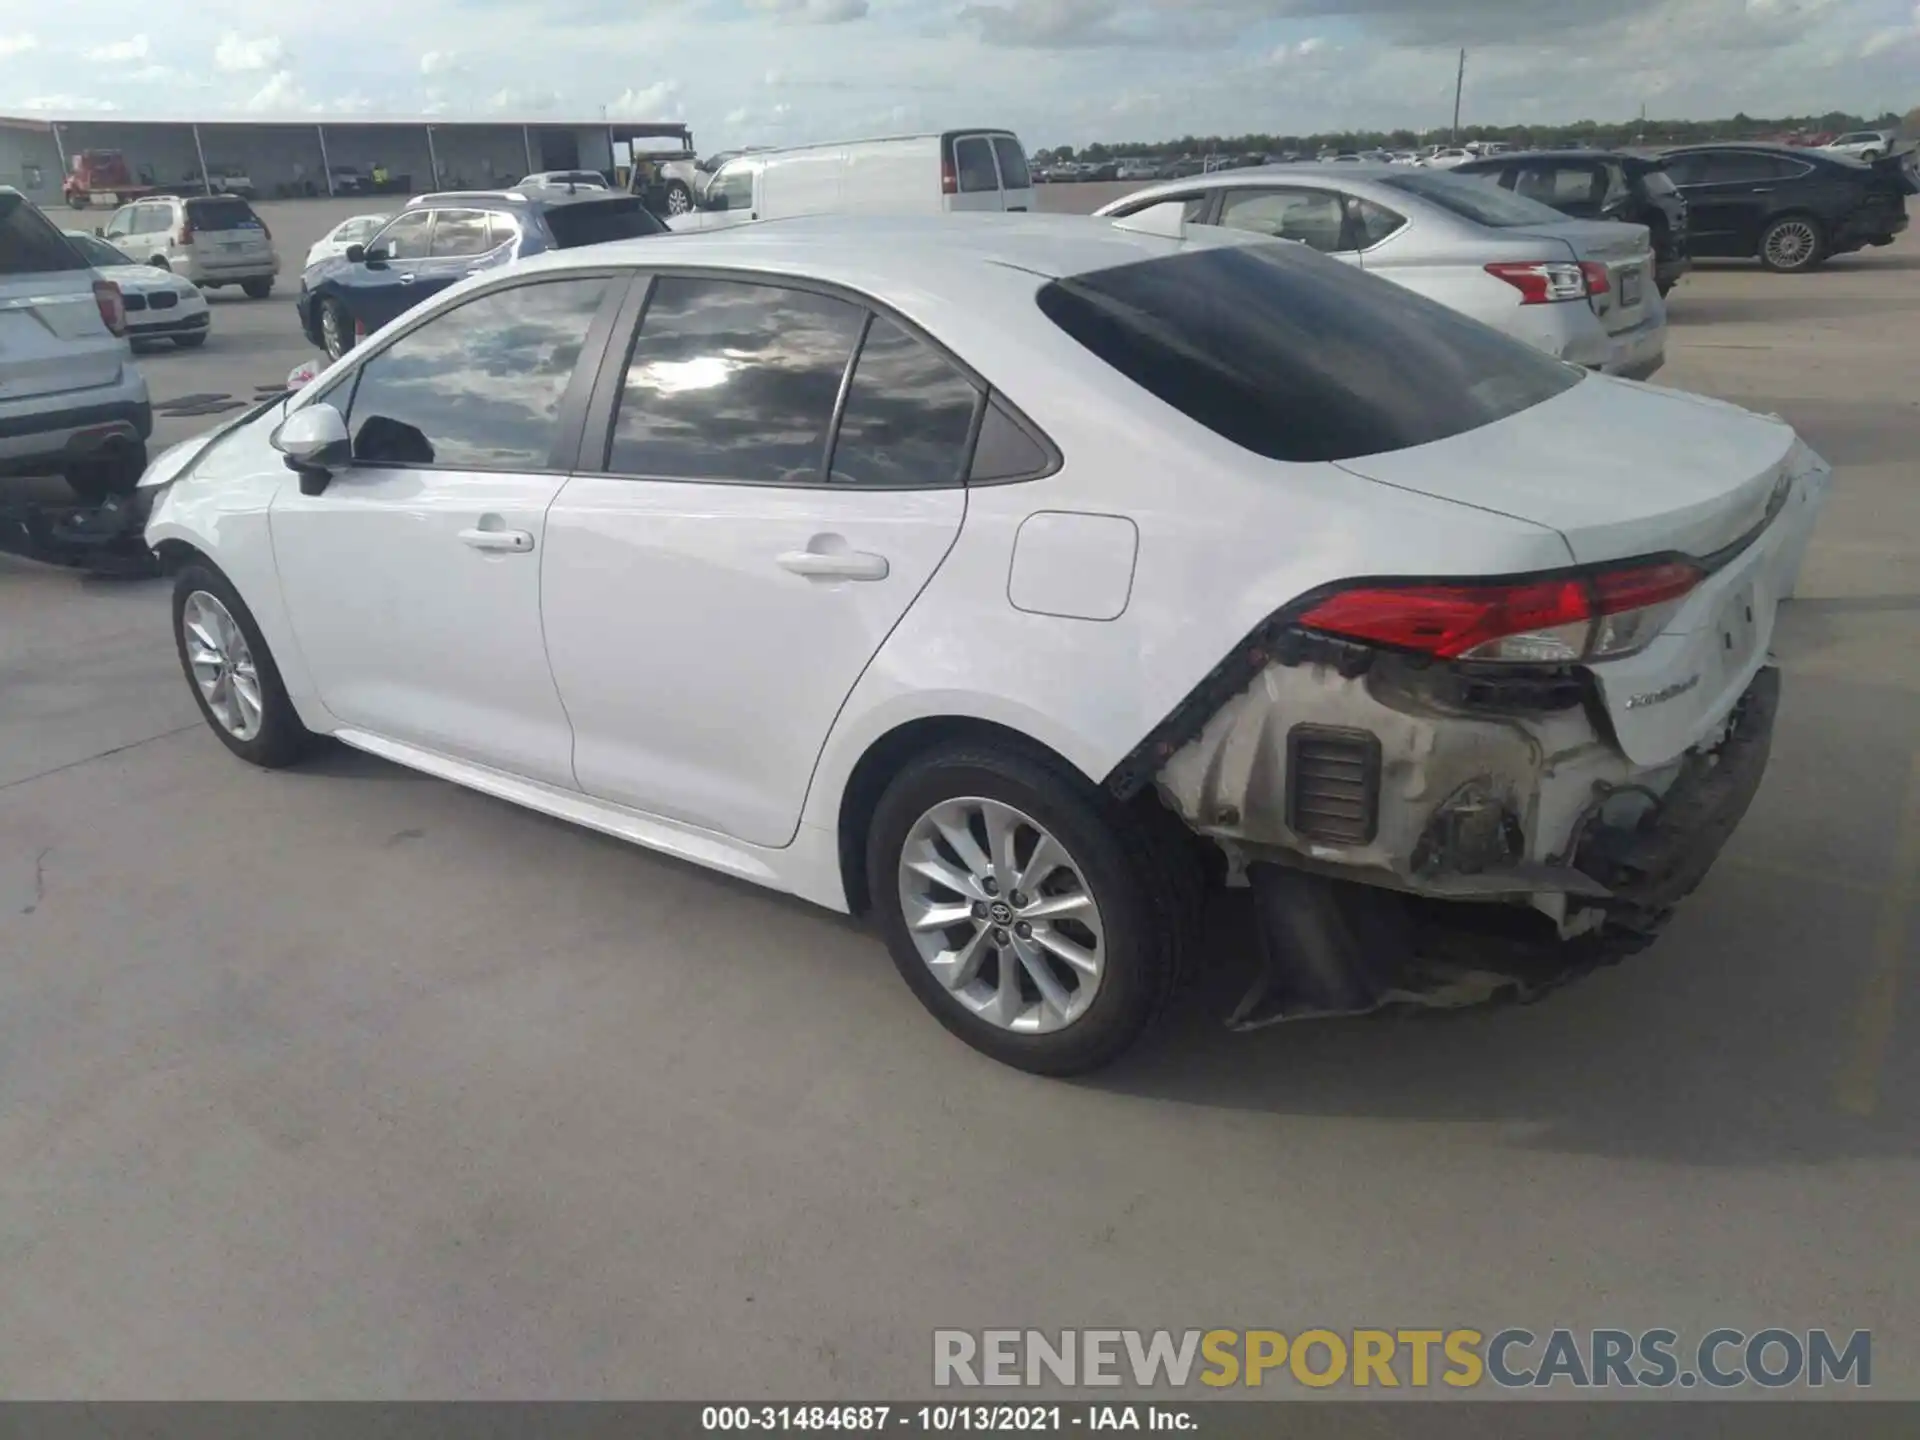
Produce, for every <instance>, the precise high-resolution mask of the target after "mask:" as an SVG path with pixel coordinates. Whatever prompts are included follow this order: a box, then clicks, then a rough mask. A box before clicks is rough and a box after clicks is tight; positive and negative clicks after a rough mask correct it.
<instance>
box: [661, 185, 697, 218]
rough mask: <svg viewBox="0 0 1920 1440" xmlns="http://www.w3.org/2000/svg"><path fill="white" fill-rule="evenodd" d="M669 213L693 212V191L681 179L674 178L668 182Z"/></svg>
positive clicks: (682, 213)
mask: <svg viewBox="0 0 1920 1440" xmlns="http://www.w3.org/2000/svg"><path fill="white" fill-rule="evenodd" d="M666 204H667V214H669V215H690V214H692V213H693V191H691V190H689V189H688V188H687V186H686V183H685V182H684V181H681V180H672V181H669V182H668V184H667V201H666Z"/></svg>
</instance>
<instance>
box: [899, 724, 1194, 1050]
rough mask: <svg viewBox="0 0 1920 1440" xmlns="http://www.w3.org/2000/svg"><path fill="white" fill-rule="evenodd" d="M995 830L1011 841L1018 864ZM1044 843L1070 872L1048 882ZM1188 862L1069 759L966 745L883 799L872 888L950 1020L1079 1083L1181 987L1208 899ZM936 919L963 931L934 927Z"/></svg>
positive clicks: (926, 761) (971, 1038)
mask: <svg viewBox="0 0 1920 1440" xmlns="http://www.w3.org/2000/svg"><path fill="white" fill-rule="evenodd" d="M996 817H997V822H996ZM996 823H998V824H999V825H1000V826H1001V827H1002V833H1005V834H1006V835H1008V836H1010V837H1011V838H1010V839H1009V840H1008V841H1007V842H1006V844H1007V848H1008V849H1009V850H1010V851H1011V852H1012V853H1011V855H1010V856H1008V857H1006V860H1005V861H1004V863H996V862H998V859H999V857H995V856H994V855H993V851H992V845H993V841H992V835H993V834H994V833H995V831H994V825H995V824H996ZM955 833H958V834H960V835H961V837H962V841H963V844H964V842H965V840H966V837H968V836H971V837H973V841H972V844H971V846H969V847H967V848H964V849H963V848H958V847H955V846H954V845H953V844H952V842H951V841H950V840H949V839H948V838H947V837H948V836H949V835H951V834H955ZM1043 845H1050V846H1052V847H1054V848H1053V849H1050V850H1048V852H1047V854H1048V856H1049V857H1050V858H1053V857H1057V858H1055V863H1054V864H1053V865H1052V866H1051V867H1049V868H1046V869H1042V870H1036V869H1035V861H1036V859H1037V858H1038V857H1039V856H1040V853H1041V847H1042V846H1043ZM1183 858H1185V857H1184V856H1182V855H1181V853H1180V852H1178V851H1176V850H1175V849H1174V848H1173V847H1172V846H1170V845H1168V844H1167V843H1165V841H1164V838H1163V837H1161V836H1160V835H1158V834H1156V833H1155V831H1154V827H1152V826H1151V825H1149V824H1147V823H1144V821H1143V819H1142V817H1140V816H1139V815H1137V814H1135V813H1134V812H1132V811H1129V810H1128V809H1127V808H1126V807H1124V806H1122V805H1121V804H1120V803H1119V802H1118V801H1116V800H1114V799H1113V797H1112V796H1110V795H1108V794H1107V793H1106V792H1105V791H1104V790H1102V789H1100V788H1099V787H1098V786H1096V785H1094V784H1093V783H1091V782H1090V781H1088V780H1087V779H1086V778H1085V777H1084V776H1081V775H1079V774H1078V773H1076V772H1074V771H1072V770H1070V769H1069V768H1067V767H1066V766H1065V765H1064V764H1062V763H1061V762H1060V761H1058V760H1055V759H1052V758H1051V757H1048V756H1045V755H1043V754H1040V753H1037V752H1029V751H1025V750H1022V749H1018V748H1015V747H1013V746H1011V745H1009V746H1004V747H1003V746H998V745H993V744H980V743H955V744H949V745H945V746H941V747H939V748H936V749H934V750H931V751H929V752H927V753H926V754H923V755H920V756H918V757H916V758H915V759H913V760H912V761H910V762H908V763H907V765H906V766H905V767H903V768H902V769H901V771H900V772H899V773H898V774H897V775H896V776H895V777H894V778H893V780H892V782H891V783H890V784H889V785H888V786H887V788H886V791H885V792H884V794H882V796H881V798H880V803H879V805H878V806H877V807H876V808H875V811H874V816H873V822H872V824H871V825H870V826H869V828H868V833H867V885H868V893H869V895H870V896H871V897H872V900H873V908H874V915H875V918H876V920H877V921H878V924H879V928H880V931H881V934H882V936H883V937H884V939H885V940H886V943H887V949H888V951H889V952H890V953H891V955H892V957H893V963H894V965H895V967H896V968H897V969H898V970H899V971H900V974H901V977H902V978H903V979H905V981H906V982H907V985H908V987H909V988H911V989H912V991H913V992H914V994H915V995H916V996H918V997H919V1000H920V1003H921V1004H922V1005H924V1006H926V1008H927V1009H928V1010H930V1011H931V1012H932V1013H933V1016H934V1018H935V1019H936V1020H938V1021H939V1022H940V1023H941V1024H942V1025H944V1026H945V1027H946V1028H947V1029H948V1030H949V1031H951V1032H952V1033H953V1034H954V1035H956V1036H958V1037H959V1038H960V1039H962V1040H964V1041H966V1042H967V1044H969V1045H971V1046H973V1047H974V1048H975V1049H976V1050H979V1051H980V1052H981V1053H982V1054H985V1055H988V1056H990V1057H992V1058H993V1059H995V1060H998V1061H1000V1062H1001V1063H1002V1064H1005V1065H1011V1066H1014V1067H1015V1068H1017V1069H1021V1070H1026V1071H1030V1072H1032V1073H1034V1074H1037V1075H1075V1074H1080V1073H1083V1072H1085V1071H1089V1070H1094V1069H1097V1068H1099V1067H1100V1066H1102V1065H1106V1064H1108V1063H1110V1062H1111V1061H1113V1060H1115V1059H1116V1058H1118V1057H1119V1056H1120V1055H1121V1053H1122V1052H1124V1051H1125V1050H1127V1049H1128V1048H1129V1047H1130V1046H1132V1045H1133V1044H1134V1043H1135V1042H1136V1041H1137V1040H1139V1038H1140V1037H1141V1035H1142V1034H1143V1033H1144V1032H1145V1031H1146V1030H1147V1028H1148V1027H1149V1026H1150V1025H1151V1024H1152V1022H1153V1021H1154V1020H1156V1019H1157V1018H1159V1016H1160V1015H1161V1014H1162V1013H1163V1012H1164V1011H1165V1009H1166V1008H1167V1005H1168V1002H1169V1001H1170V1000H1171V999H1172V998H1173V997H1174V995H1175V994H1176V993H1177V991H1178V989H1179V986H1180V982H1181V980H1182V978H1183V971H1184V969H1185V960H1186V954H1187V948H1188V940H1189V934H1190V930H1191V920H1192V914H1193V907H1192V905H1191V904H1190V901H1191V898H1192V895H1193V893H1194V892H1193V888H1192V877H1190V876H1189V875H1188V874H1187V873H1185V872H1184V871H1183V869H1182V866H1181V861H1182V859H1183ZM916 864H923V865H925V866H927V867H929V868H931V869H932V870H934V871H935V872H937V873H939V874H943V875H947V876H950V877H951V878H952V879H953V881H954V883H953V884H951V885H949V884H946V883H944V882H942V881H937V880H931V879H930V878H929V877H928V872H927V869H921V868H914V867H915V866H916ZM983 867H984V868H983ZM1021 884H1026V885H1029V886H1030V887H1031V893H1028V892H1026V891H1022V890H1021V889H1020V888H1019V887H1020V885H1021ZM963 887H964V888H963ZM996 901H1004V902H1005V906H1004V908H1000V909H996V908H995V902H996ZM910 907H911V909H912V910H913V912H914V914H915V916H916V918H917V919H919V920H920V921H921V926H920V928H919V929H918V930H916V929H914V928H913V926H912V924H911V923H910V921H909V918H908V911H909V908H910ZM936 910H938V911H942V912H948V913H951V914H953V915H954V916H955V917H956V918H955V920H954V921H953V923H952V924H950V925H946V926H941V927H940V928H939V929H929V928H928V927H927V926H926V924H925V919H926V917H927V916H928V915H931V914H933V913H934V912H935V911H936ZM1023 914H1026V915H1030V916H1031V917H1032V918H1031V921H1030V922H1022V921H1021V920H1020V918H1019V917H1020V916H1021V915H1023ZM1049 915H1050V916H1051V918H1049ZM1077 916H1084V917H1085V919H1078V918H1076V917H1077ZM1022 924H1025V930H1024V932H1023V931H1022V930H1021V926H1022ZM963 932H964V933H963ZM923 943H924V944H925V945H926V946H927V947H928V949H930V950H932V951H934V952H936V953H935V954H932V955H929V954H925V953H923V951H922V945H923ZM1056 946H1061V947H1062V948H1064V949H1066V950H1068V951H1070V952H1071V953H1072V954H1073V955H1074V956H1075V957H1076V959H1075V960H1073V961H1071V962H1070V961H1069V960H1068V959H1067V958H1065V957H1063V955H1062V953H1061V949H1060V948H1056ZM1003 966H1005V967H1009V968H1006V969H1003ZM937 969H938V973H937ZM1009 976H1011V979H1009ZM963 977H965V978H963Z"/></svg>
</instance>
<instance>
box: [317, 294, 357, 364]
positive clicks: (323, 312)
mask: <svg viewBox="0 0 1920 1440" xmlns="http://www.w3.org/2000/svg"><path fill="white" fill-rule="evenodd" d="M320 348H321V349H322V350H324V351H326V352H327V358H328V359H329V360H338V359H339V358H340V357H341V356H343V355H345V354H346V353H347V352H348V351H349V350H351V349H353V324H352V322H351V321H349V320H348V319H347V308H346V306H344V305H342V304H341V303H340V302H339V301H338V300H322V301H321V302H320Z"/></svg>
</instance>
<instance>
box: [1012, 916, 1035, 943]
mask: <svg viewBox="0 0 1920 1440" xmlns="http://www.w3.org/2000/svg"><path fill="white" fill-rule="evenodd" d="M1013 933H1014V934H1016V935H1018V936H1019V937H1020V938H1021V939H1022V940H1031V939H1032V938H1033V926H1031V925H1029V924H1027V922H1026V921H1024V920H1022V921H1021V922H1020V923H1019V924H1018V925H1016V926H1014V927H1013Z"/></svg>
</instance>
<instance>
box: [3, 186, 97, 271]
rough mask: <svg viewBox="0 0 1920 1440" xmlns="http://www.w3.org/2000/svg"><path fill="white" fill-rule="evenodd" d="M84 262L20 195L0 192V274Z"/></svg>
mask: <svg viewBox="0 0 1920 1440" xmlns="http://www.w3.org/2000/svg"><path fill="white" fill-rule="evenodd" d="M86 268H87V262H86V261H85V260H84V259H82V258H81V256H80V252H79V251H78V250H76V249H75V248H74V247H73V246H71V245H69V244H68V243H67V237H66V236H64V235H62V234H61V233H60V232H59V230H57V229H55V228H54V224H53V222H52V221H51V220H49V219H47V217H46V216H44V215H42V214H41V213H40V212H39V211H38V210H36V209H35V208H34V207H33V202H31V201H30V200H28V199H27V198H26V197H25V196H23V195H0V275H44V274H46V273H48V272H49V271H54V270H85V269H86Z"/></svg>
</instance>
